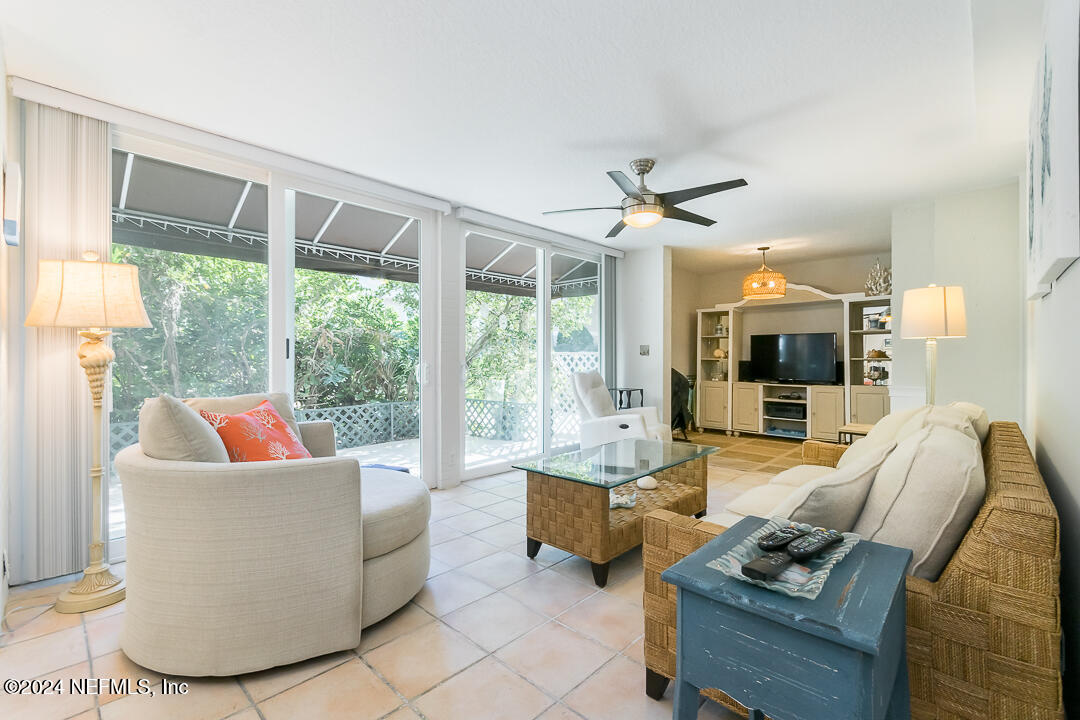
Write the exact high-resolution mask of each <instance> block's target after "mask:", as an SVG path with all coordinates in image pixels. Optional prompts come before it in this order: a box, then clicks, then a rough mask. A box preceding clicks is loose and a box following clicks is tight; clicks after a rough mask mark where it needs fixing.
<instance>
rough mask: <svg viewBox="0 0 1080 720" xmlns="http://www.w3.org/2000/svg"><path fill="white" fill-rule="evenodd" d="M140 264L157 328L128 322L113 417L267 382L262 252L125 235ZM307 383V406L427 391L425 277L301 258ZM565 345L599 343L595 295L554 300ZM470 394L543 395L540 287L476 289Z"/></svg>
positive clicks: (557, 335) (299, 339) (131, 258)
mask: <svg viewBox="0 0 1080 720" xmlns="http://www.w3.org/2000/svg"><path fill="white" fill-rule="evenodd" d="M112 259H113V262H126V263H132V264H134V265H137V266H138V267H139V280H140V283H141V285H142V292H143V301H144V303H145V305H146V310H147V314H148V315H149V316H150V321H151V323H152V324H153V327H150V328H145V329H127V330H120V331H118V332H117V337H116V341H115V342H114V348H115V350H116V353H117V360H116V364H115V365H114V366H113V381H112V389H113V415H112V420H113V422H124V421H129V420H134V419H135V417H136V416H137V412H138V408H139V407H140V406H141V405H142V401H143V400H144V399H145V398H147V397H153V396H156V395H158V394H160V393H169V394H171V395H175V396H177V397H194V396H213V395H233V394H238V393H245V392H260V391H265V390H266V388H267V386H268V384H269V373H268V361H267V356H268V317H267V305H268V296H269V290H268V274H267V266H266V265H264V264H261V263H254V262H247V261H242V260H232V259H229V258H219V257H209V256H204V255H191V254H186V253H178V252H170V251H167V250H159V249H153V248H144V247H137V246H131V245H121V244H114V245H113V250H112ZM295 292H296V355H295V356H296V365H295V377H296V391H295V399H296V401H297V403H298V405H299V406H300V407H304V408H316V407H332V406H339V405H358V404H365V403H372V402H395V401H413V400H416V399H417V397H418V392H419V387H418V370H417V369H418V367H419V358H420V287H419V285H418V284H416V283H410V282H400V281H388V280H376V279H371V278H362V277H358V276H353V275H343V274H338V273H330V272H324V271H316V270H306V269H297V271H296V275H295ZM551 315H552V341H553V343H554V346H553V347H554V349H555V350H556V351H572V350H573V351H579V350H593V351H595V350H596V349H597V344H596V343H597V338H598V334H597V332H596V328H597V312H596V296H595V295H587V296H582V297H568V298H555V299H553V300H552V302H551ZM465 317H466V367H467V373H466V397H469V398H479V399H489V400H502V401H508V402H535V401H536V397H537V372H536V362H537V352H536V319H537V318H536V298H535V297H528V296H517V295H503V294H499V293H488V292H480V291H474V290H469V291H467V292H466V300H465Z"/></svg>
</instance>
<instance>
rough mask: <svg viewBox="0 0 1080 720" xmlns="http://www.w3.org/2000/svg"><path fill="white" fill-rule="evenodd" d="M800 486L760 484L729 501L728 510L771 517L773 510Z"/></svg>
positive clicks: (741, 513)
mask: <svg viewBox="0 0 1080 720" xmlns="http://www.w3.org/2000/svg"><path fill="white" fill-rule="evenodd" d="M797 490H798V488H795V487H792V486H790V485H758V486H757V487H752V488H750V489H749V490H747V491H746V492H744V493H743V494H742V495H740V496H739V497H737V498H735V499H734V500H732V501H731V502H729V503H728V505H727V507H726V508H724V510H726V511H727V512H732V513H738V514H739V515H754V516H756V517H761V518H771V517H772V516H773V514H774V513H773V511H774V510H775V509H776V507H777V506H779V505H780V504H781V503H782V502H783V501H784V500H786V499H787V497H788V496H789V495H791V494H792V493H793V492H796V491H797Z"/></svg>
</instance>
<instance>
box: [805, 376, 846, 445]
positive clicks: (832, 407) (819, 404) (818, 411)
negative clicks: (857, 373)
mask: <svg viewBox="0 0 1080 720" xmlns="http://www.w3.org/2000/svg"><path fill="white" fill-rule="evenodd" d="M843 424H844V388H842V387H812V388H810V436H811V437H813V438H816V439H818V440H828V441H830V442H837V441H838V440H839V439H840V432H839V428H840V426H841V425H843Z"/></svg>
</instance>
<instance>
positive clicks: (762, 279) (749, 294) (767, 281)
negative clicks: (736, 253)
mask: <svg viewBox="0 0 1080 720" xmlns="http://www.w3.org/2000/svg"><path fill="white" fill-rule="evenodd" d="M768 249H769V248H768V246H766V247H759V248H758V250H760V251H761V267H760V268H758V269H757V270H755V271H754V272H752V273H750V274H749V275H747V276H746V277H745V278H743V284H742V294H743V299H744V300H775V299H777V298H782V297H784V296H785V295H787V278H786V277H784V274H783V273H781V272H777V271H776V270H773V269H772V268H771V267H769V266H768V265H766V264H765V251H766V250H768Z"/></svg>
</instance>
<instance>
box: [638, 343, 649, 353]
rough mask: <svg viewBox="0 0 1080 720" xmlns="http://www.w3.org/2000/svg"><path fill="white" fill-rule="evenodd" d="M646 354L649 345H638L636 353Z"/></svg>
mask: <svg viewBox="0 0 1080 720" xmlns="http://www.w3.org/2000/svg"><path fill="white" fill-rule="evenodd" d="M648 354H649V346H648V345H638V355H648Z"/></svg>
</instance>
